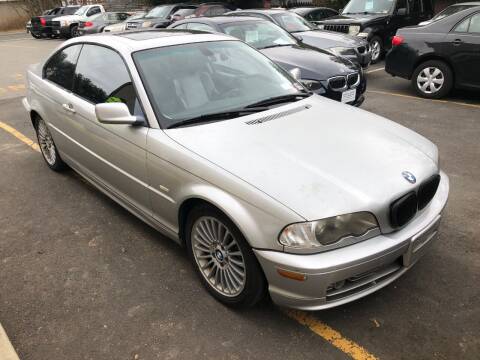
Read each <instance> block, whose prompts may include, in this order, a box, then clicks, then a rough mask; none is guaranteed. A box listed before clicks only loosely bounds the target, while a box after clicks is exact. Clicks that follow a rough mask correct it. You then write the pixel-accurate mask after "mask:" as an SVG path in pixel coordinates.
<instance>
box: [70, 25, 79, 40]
mask: <svg viewBox="0 0 480 360" xmlns="http://www.w3.org/2000/svg"><path fill="white" fill-rule="evenodd" d="M70 37H71V38H75V37H78V25H72V27H71V28H70Z"/></svg>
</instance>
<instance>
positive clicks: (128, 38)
mask: <svg viewBox="0 0 480 360" xmlns="http://www.w3.org/2000/svg"><path fill="white" fill-rule="evenodd" d="M222 40H231V41H238V40H237V39H235V38H233V37H231V36H228V35H224V34H209V33H205V32H202V31H194V30H183V29H182V30H175V29H145V30H129V31H124V32H119V33H108V32H107V33H99V34H94V35H85V36H81V37H76V38H73V39H70V40H68V41H66V42H65V43H64V44H65V45H73V44H81V43H94V44H98V45H104V46H107V47H111V48H113V49H115V50H117V51H119V52H121V53H124V54H127V53H132V52H135V51H139V50H146V49H151V48H158V47H164V46H172V45H180V44H189V43H199V42H209V41H222ZM62 47H64V46H63V44H62Z"/></svg>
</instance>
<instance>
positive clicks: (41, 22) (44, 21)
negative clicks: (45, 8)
mask: <svg viewBox="0 0 480 360" xmlns="http://www.w3.org/2000/svg"><path fill="white" fill-rule="evenodd" d="M40 24H42V26H45V25H47V20H45V19H44V18H40Z"/></svg>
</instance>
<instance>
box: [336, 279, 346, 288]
mask: <svg viewBox="0 0 480 360" xmlns="http://www.w3.org/2000/svg"><path fill="white" fill-rule="evenodd" d="M344 285H345V280H342V281H337V282H336V283H335V284H333V288H334V289H335V290H338V289H341V288H342V287H343V286H344Z"/></svg>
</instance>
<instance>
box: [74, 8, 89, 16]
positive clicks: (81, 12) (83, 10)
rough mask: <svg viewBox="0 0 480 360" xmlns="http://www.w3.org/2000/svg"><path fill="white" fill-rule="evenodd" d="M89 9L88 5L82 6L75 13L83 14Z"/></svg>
mask: <svg viewBox="0 0 480 360" xmlns="http://www.w3.org/2000/svg"><path fill="white" fill-rule="evenodd" d="M88 9H89V8H88V6H82V7H81V8H80V9H78V10H77V11H75V15H80V16H83V15H85V13H86V12H87V11H88Z"/></svg>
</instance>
